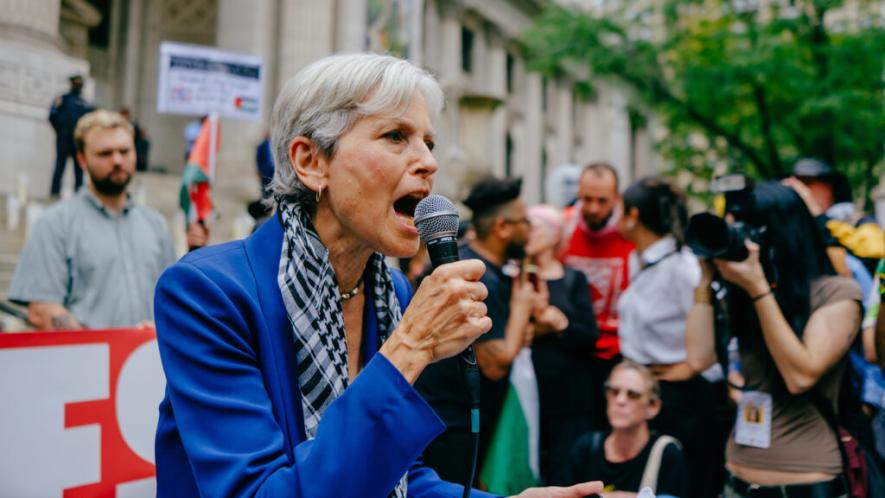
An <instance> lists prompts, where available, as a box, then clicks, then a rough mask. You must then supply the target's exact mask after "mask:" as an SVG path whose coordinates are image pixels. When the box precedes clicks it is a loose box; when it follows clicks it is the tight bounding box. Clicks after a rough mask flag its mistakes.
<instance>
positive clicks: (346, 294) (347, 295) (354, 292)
mask: <svg viewBox="0 0 885 498" xmlns="http://www.w3.org/2000/svg"><path fill="white" fill-rule="evenodd" d="M361 285H363V277H362V275H361V276H360V279H359V280H357V281H356V285H354V286H353V289H350V290H349V291H347V292H343V291H342V290H341V288H340V287H339V288H338V291H339V292H341V300H342V301H347V300H348V299H350V298H352V297H355V296H356V295H357V294H359V293H360V286H361Z"/></svg>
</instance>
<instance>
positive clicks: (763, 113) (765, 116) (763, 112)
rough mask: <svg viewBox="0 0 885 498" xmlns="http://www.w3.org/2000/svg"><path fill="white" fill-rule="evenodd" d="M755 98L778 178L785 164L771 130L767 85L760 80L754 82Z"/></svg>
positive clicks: (764, 136)
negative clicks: (766, 94) (766, 96)
mask: <svg viewBox="0 0 885 498" xmlns="http://www.w3.org/2000/svg"><path fill="white" fill-rule="evenodd" d="M753 98H754V99H755V100H756V108H757V110H758V114H759V127H760V128H761V131H762V138H763V140H765V150H766V151H767V152H768V163H769V164H770V165H771V169H772V170H774V173H775V175H776V178H780V177H781V176H783V166H782V165H781V160H780V155H779V154H778V150H777V143H775V141H774V135H773V134H772V131H771V114H770V113H769V112H768V101H767V100H766V98H765V87H763V86H762V85H761V84H759V83H758V82H755V81H754V82H753Z"/></svg>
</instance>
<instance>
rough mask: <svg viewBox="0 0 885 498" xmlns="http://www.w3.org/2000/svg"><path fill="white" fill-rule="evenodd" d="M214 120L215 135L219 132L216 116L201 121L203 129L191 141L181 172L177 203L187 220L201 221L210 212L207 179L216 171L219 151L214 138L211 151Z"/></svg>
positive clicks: (209, 192) (191, 221) (210, 196)
mask: <svg viewBox="0 0 885 498" xmlns="http://www.w3.org/2000/svg"><path fill="white" fill-rule="evenodd" d="M213 120H214V121H215V122H216V137H218V135H220V132H219V130H218V123H217V120H218V118H217V117H215V116H210V117H209V118H207V119H204V120H203V128H202V129H201V130H200V135H199V136H198V137H197V140H196V141H195V142H194V146H193V148H192V149H191V155H190V157H188V158H187V164H186V165H185V166H184V172H183V173H182V174H181V190H180V192H179V196H178V203H179V205H180V206H181V209H182V210H183V211H184V214H185V216H186V217H187V223H193V222H195V221H204V220H206V219H208V218H209V216H210V215H211V214H212V191H211V189H210V185H209V183H210V181H211V179H212V177H213V176H214V173H215V153H216V152H218V147H219V145H220V142H221V141H220V140H218V139H216V140H214V142H215V147H214V149H215V150H212V146H211V145H212V142H213V140H212V122H213Z"/></svg>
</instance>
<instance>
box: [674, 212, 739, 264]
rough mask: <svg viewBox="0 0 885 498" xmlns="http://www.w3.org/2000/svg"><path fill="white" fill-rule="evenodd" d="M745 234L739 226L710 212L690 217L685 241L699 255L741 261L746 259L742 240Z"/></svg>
mask: <svg viewBox="0 0 885 498" xmlns="http://www.w3.org/2000/svg"><path fill="white" fill-rule="evenodd" d="M746 239H747V236H746V234H745V232H744V230H743V229H742V227H740V226H734V225H729V224H728V222H726V221H725V220H724V219H722V218H720V217H718V216H715V215H713V214H710V213H700V214H696V215H694V216H692V217H691V219H690V220H689V221H688V228H687V229H686V231H685V243H686V245H688V247H689V248H690V249H691V250H692V251H693V252H694V253H695V254H696V255H698V256H699V257H702V258H707V259H713V258H720V259H727V260H729V261H743V260H745V259H747V256H748V255H749V252H748V251H747V247H746V245H744V241H745V240H746Z"/></svg>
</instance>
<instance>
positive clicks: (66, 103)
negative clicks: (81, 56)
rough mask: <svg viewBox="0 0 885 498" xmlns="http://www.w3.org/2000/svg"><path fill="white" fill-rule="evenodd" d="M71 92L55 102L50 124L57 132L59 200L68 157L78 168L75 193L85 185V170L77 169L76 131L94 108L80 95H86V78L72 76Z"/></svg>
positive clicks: (52, 192)
mask: <svg viewBox="0 0 885 498" xmlns="http://www.w3.org/2000/svg"><path fill="white" fill-rule="evenodd" d="M69 81H70V82H71V90H70V91H69V92H68V93H66V94H64V95H61V96H59V97H56V98H55V101H53V102H52V108H51V109H50V110H49V122H50V123H51V124H52V128H53V129H55V134H56V135H55V171H53V173H52V188H51V190H50V192H49V193H50V195H51V196H52V197H58V195H59V193H60V192H61V178H62V176H63V175H64V172H65V164H67V162H68V157H70V158H71V162H72V165H73V168H74V190H78V189H79V188H80V186H81V185H82V184H83V170H82V169H80V168H79V167H78V166H77V162H76V161H77V160H76V159H75V158H74V154H75V153H76V147H74V128H75V127H76V126H77V120H78V119H80V117H81V116H83V115H84V114H86V113H88V112H90V111H92V109H93V107H92V106H91V105H89V104H88V103H87V102H86V101H85V100H84V99H83V97H82V96H81V95H80V93H81V92H82V91H83V77H82V76H80V75H75V76H71V77H70V78H69Z"/></svg>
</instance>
